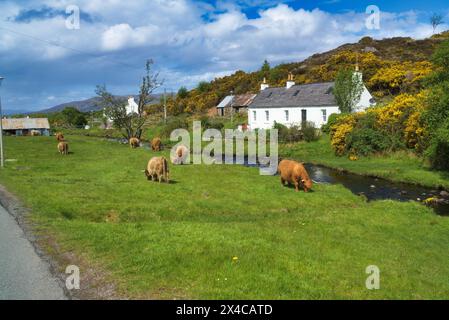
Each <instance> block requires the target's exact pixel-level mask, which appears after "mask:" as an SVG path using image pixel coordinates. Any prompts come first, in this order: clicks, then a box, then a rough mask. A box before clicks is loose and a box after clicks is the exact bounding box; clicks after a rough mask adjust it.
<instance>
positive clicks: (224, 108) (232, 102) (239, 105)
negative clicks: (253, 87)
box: [217, 93, 256, 116]
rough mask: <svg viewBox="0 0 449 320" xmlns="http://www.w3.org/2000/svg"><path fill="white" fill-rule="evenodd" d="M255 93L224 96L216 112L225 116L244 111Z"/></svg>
mask: <svg viewBox="0 0 449 320" xmlns="http://www.w3.org/2000/svg"><path fill="white" fill-rule="evenodd" d="M255 97H256V95H255V94H252V93H246V94H240V95H236V96H232V95H231V96H227V97H225V98H224V99H223V100H222V101H221V102H220V104H219V105H218V106H217V113H218V115H219V116H225V115H229V114H231V112H234V113H239V112H241V113H246V112H248V106H249V104H250V103H251V102H253V100H254V98H255Z"/></svg>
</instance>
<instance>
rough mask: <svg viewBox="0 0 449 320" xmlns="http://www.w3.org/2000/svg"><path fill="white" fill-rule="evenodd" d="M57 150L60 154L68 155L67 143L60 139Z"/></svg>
mask: <svg viewBox="0 0 449 320" xmlns="http://www.w3.org/2000/svg"><path fill="white" fill-rule="evenodd" d="M58 151H59V153H60V154H64V155H68V154H69V145H68V143H67V142H65V141H61V142H59V143H58Z"/></svg>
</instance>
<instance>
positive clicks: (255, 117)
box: [253, 111, 257, 121]
mask: <svg viewBox="0 0 449 320" xmlns="http://www.w3.org/2000/svg"><path fill="white" fill-rule="evenodd" d="M253 119H254V121H257V113H256V111H253Z"/></svg>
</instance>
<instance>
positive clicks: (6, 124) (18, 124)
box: [2, 118, 50, 130]
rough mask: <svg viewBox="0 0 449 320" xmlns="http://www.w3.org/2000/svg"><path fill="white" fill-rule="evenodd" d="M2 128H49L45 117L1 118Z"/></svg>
mask: <svg viewBox="0 0 449 320" xmlns="http://www.w3.org/2000/svg"><path fill="white" fill-rule="evenodd" d="M2 125H3V130H22V129H25V130H31V129H50V124H49V123H48V119H47V118H19V119H2Z"/></svg>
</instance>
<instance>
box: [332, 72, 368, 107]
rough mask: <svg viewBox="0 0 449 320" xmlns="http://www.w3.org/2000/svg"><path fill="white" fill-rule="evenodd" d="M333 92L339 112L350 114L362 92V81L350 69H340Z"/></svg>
mask: <svg viewBox="0 0 449 320" xmlns="http://www.w3.org/2000/svg"><path fill="white" fill-rule="evenodd" d="M333 92H334V95H335V99H336V100H337V104H338V106H339V108H340V111H341V112H342V113H350V112H352V111H353V110H354V108H355V106H356V105H357V103H358V102H359V101H360V97H361V95H362V92H363V83H362V80H361V79H360V77H359V76H358V75H357V74H354V72H353V71H352V70H351V69H340V71H339V72H338V74H337V78H336V80H335V86H334V89H333Z"/></svg>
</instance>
